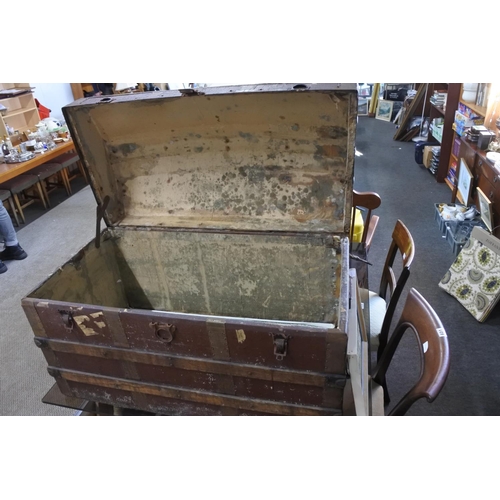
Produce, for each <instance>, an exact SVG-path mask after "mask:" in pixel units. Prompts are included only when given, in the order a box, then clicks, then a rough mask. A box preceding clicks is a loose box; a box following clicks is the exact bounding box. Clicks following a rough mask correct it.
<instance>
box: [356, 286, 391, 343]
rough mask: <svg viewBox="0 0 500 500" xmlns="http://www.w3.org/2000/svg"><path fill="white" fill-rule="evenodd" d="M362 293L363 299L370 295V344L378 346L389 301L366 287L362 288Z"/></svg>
mask: <svg viewBox="0 0 500 500" xmlns="http://www.w3.org/2000/svg"><path fill="white" fill-rule="evenodd" d="M360 295H361V300H363V301H366V296H367V295H368V307H369V308H370V345H371V346H372V347H377V346H378V337H379V335H380V332H381V331H382V323H383V322H384V317H385V313H386V311H387V303H386V301H385V300H384V299H383V298H382V297H380V295H379V294H378V293H375V292H372V291H371V290H367V289H366V288H361V289H360Z"/></svg>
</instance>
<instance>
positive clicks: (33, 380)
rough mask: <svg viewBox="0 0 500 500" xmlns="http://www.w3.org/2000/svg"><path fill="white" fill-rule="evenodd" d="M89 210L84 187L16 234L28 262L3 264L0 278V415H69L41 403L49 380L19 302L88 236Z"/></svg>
mask: <svg viewBox="0 0 500 500" xmlns="http://www.w3.org/2000/svg"><path fill="white" fill-rule="evenodd" d="M95 207H96V203H95V199H94V196H93V194H92V191H91V189H90V187H86V188H84V189H82V190H81V191H80V192H78V193H76V194H74V195H73V196H71V197H70V198H68V199H67V200H65V201H64V202H62V203H61V204H59V205H58V206H56V207H54V208H53V209H52V210H50V211H48V212H45V213H44V214H43V215H41V216H39V217H36V220H34V221H33V222H32V223H30V224H28V225H27V226H25V227H24V226H21V229H20V230H19V231H18V233H17V236H18V239H19V242H20V244H21V246H22V247H23V248H24V249H25V250H26V252H27V253H28V258H27V259H25V260H22V261H13V262H7V266H8V271H7V272H6V273H4V274H2V275H0V361H1V362H0V415H72V414H73V413H74V411H73V410H68V409H65V408H61V407H57V406H52V405H46V404H44V403H42V401H41V400H42V398H43V396H44V395H45V394H46V392H47V391H48V390H49V389H50V387H51V386H52V385H53V383H54V379H53V378H52V377H50V376H49V374H48V373H47V369H46V368H47V363H46V361H45V358H44V357H43V355H42V352H41V351H40V349H38V348H37V347H36V346H35V344H34V343H33V331H32V330H31V327H30V325H29V323H28V320H27V319H26V316H25V315H24V312H23V310H22V307H21V299H22V298H23V297H24V296H26V295H27V294H28V293H29V292H30V291H31V290H33V289H34V288H35V287H36V286H37V285H38V284H39V283H41V282H42V281H43V280H45V278H47V276H49V275H50V274H51V273H52V272H53V271H55V270H56V269H57V266H60V265H62V264H64V262H66V261H67V260H68V259H69V258H70V257H71V256H72V255H73V254H75V253H76V252H77V251H78V250H79V249H80V248H81V247H82V246H84V245H85V244H86V243H88V242H89V241H90V240H91V239H92V238H93V237H94V235H95Z"/></svg>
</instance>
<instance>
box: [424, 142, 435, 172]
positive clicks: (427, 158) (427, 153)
mask: <svg viewBox="0 0 500 500" xmlns="http://www.w3.org/2000/svg"><path fill="white" fill-rule="evenodd" d="M432 148H433V146H425V147H424V166H425V168H429V167H430V166H431V162H432Z"/></svg>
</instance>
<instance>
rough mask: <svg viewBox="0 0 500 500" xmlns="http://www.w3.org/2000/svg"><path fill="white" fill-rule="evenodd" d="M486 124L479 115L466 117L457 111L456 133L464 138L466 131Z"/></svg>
mask: <svg viewBox="0 0 500 500" xmlns="http://www.w3.org/2000/svg"><path fill="white" fill-rule="evenodd" d="M483 123H484V118H483V117H482V116H478V115H474V114H471V115H469V116H468V115H465V114H462V113H461V112H460V111H458V110H457V111H455V123H454V125H455V132H456V133H457V134H458V135H460V136H462V135H464V134H465V131H466V130H467V129H468V128H470V127H472V126H474V125H482V124H483Z"/></svg>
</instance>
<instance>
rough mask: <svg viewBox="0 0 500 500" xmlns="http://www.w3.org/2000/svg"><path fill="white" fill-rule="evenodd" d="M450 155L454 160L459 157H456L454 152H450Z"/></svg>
mask: <svg viewBox="0 0 500 500" xmlns="http://www.w3.org/2000/svg"><path fill="white" fill-rule="evenodd" d="M450 156H451V157H452V158H453V159H454V160H456V161H458V158H457V157H456V156H455V155H454V154H453V153H450Z"/></svg>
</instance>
